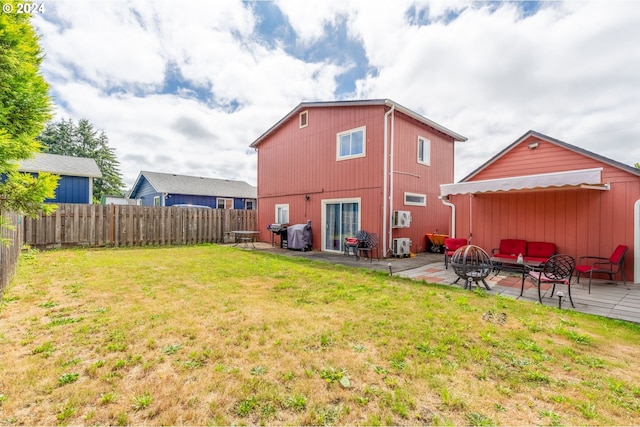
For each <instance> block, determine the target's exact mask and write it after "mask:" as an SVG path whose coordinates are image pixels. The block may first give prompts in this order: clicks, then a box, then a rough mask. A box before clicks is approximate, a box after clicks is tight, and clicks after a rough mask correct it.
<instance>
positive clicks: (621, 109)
mask: <svg viewBox="0 0 640 427" xmlns="http://www.w3.org/2000/svg"><path fill="white" fill-rule="evenodd" d="M523 4H524V3H519V2H507V3H495V2H486V3H482V2H466V1H456V2H450V1H443V0H441V1H437V2H433V1H424V0H420V1H418V0H416V1H412V0H398V1H393V2H389V1H381V0H374V1H371V0H314V1H305V2H301V1H298V0H277V1H276V2H275V3H273V5H275V6H276V7H278V8H279V9H280V10H281V12H282V13H283V15H284V16H285V17H286V20H287V22H288V23H289V24H290V25H291V27H292V28H293V30H295V33H296V36H297V39H296V41H295V44H296V49H297V50H302V51H304V49H313V48H314V47H315V45H316V44H317V43H318V42H320V41H322V40H323V39H325V36H326V34H325V33H324V32H325V31H326V29H327V28H333V27H334V26H335V25H336V23H338V22H342V20H346V28H347V34H348V36H349V37H350V38H352V39H353V40H355V41H357V42H359V43H361V45H362V46H363V48H364V51H365V54H366V58H367V60H368V61H369V64H359V65H369V66H371V67H374V68H375V69H376V70H377V72H376V73H375V74H374V75H370V76H367V77H365V78H362V79H360V80H359V81H357V82H354V83H355V86H356V91H355V93H354V94H353V95H352V96H354V97H358V98H390V99H393V100H394V101H397V102H399V103H401V104H403V105H404V106H406V107H408V108H410V109H413V110H415V111H417V112H419V113H421V114H424V115H425V116H427V117H428V118H430V119H432V120H434V121H436V122H438V123H440V124H442V125H444V126H446V127H448V128H450V129H452V130H454V131H456V132H458V133H460V134H462V135H465V136H467V137H468V138H469V141H468V142H466V143H463V144H459V146H458V148H457V153H458V155H457V159H456V167H457V170H456V177H457V178H462V177H463V176H464V175H466V174H467V173H469V172H470V171H471V170H472V169H473V168H475V167H477V166H479V165H480V164H481V163H483V162H484V161H486V160H488V159H489V158H490V157H491V156H492V155H494V154H495V153H497V152H498V151H499V150H501V149H502V148H504V147H505V146H506V145H508V144H510V143H511V142H513V141H514V140H515V139H516V138H518V137H519V136H521V135H522V134H524V133H525V132H526V131H527V130H529V129H534V130H537V131H540V132H542V133H545V134H547V135H549V136H551V137H554V138H558V139H561V140H563V141H566V142H568V143H570V144H574V145H578V146H581V147H583V148H585V149H587V150H591V151H594V152H597V153H599V154H602V155H604V156H608V157H611V158H613V159H616V160H619V161H623V162H625V163H634V162H635V161H640V151H639V150H640V148H638V147H639V146H640V144H638V143H637V141H638V137H639V136H640V124H638V122H637V118H638V117H639V116H640V106H639V103H638V101H637V100H638V99H640V73H638V72H637V70H638V69H640V50H638V49H637V46H636V45H637V41H638V40H640V26H638V25H637V20H638V17H639V16H640V2H634V1H629V2H617V1H612V2H602V1H580V2H574V1H568V2H543V3H540V4H539V6H540V8H539V10H537V11H536V12H535V13H534V14H531V15H528V16H527V15H526V14H524V13H523V7H522V6H523ZM253 6H255V4H253V3H251V2H243V1H239V0H237V1H231V0H226V1H215V2H210V1H194V2H188V3H184V4H176V3H175V2H171V1H165V0H142V1H138V2H129V1H124V0H123V1H118V0H116V1H104V2H96V1H90V2H85V1H79V0H60V1H56V2H52V3H51V4H50V5H47V12H46V15H44V16H39V17H36V19H35V20H34V23H35V24H36V27H37V28H38V30H39V32H40V33H41V34H42V41H41V43H42V47H43V49H44V52H45V54H46V59H45V62H44V66H43V69H44V74H45V77H46V78H47V79H48V80H49V82H50V84H51V86H52V91H53V94H54V95H55V102H56V105H57V112H58V116H59V117H72V118H74V119H76V120H77V119H79V118H82V117H86V118H88V119H89V120H90V121H91V122H92V123H93V124H94V125H95V126H96V127H97V128H99V129H102V130H104V131H105V132H106V133H107V135H108V136H109V140H110V143H111V145H112V146H113V147H114V148H115V149H116V153H117V155H118V157H119V158H120V160H121V163H122V165H121V169H122V172H123V174H124V177H125V181H126V182H127V183H128V184H132V183H133V180H134V179H135V177H136V176H137V175H138V172H139V171H140V170H156V171H167V172H173V173H184V174H192V175H201V176H211V177H223V178H229V179H243V180H246V181H248V182H250V183H252V184H255V177H256V171H255V160H256V156H255V154H254V153H252V151H251V150H250V149H249V147H248V146H249V144H250V143H251V142H252V141H253V140H255V139H256V138H257V137H258V136H260V135H261V134H262V133H263V132H264V131H265V130H267V129H268V128H269V127H271V126H272V125H273V124H274V123H275V122H276V121H278V120H279V119H280V118H282V117H283V116H284V115H285V114H286V113H288V112H289V111H290V109H291V108H293V107H294V106H295V105H297V104H298V103H299V102H301V101H306V100H331V99H337V98H338V97H339V96H340V97H345V95H347V96H348V94H337V93H336V90H337V88H338V84H337V80H336V79H337V77H338V76H340V75H341V74H342V73H344V72H345V71H347V70H348V69H349V67H350V65H352V63H353V59H349V55H346V57H347V60H346V62H345V63H339V62H338V61H336V60H335V59H334V58H332V57H331V56H330V55H329V56H328V57H327V58H326V59H320V60H316V61H315V62H307V61H305V60H304V59H303V58H302V57H295V56H293V54H292V53H291V52H290V51H288V50H286V48H285V47H284V46H283V43H281V41H275V42H274V43H268V40H265V37H266V35H265V34H264V33H263V34H260V33H258V24H259V23H260V22H262V21H263V20H264V19H265V17H262V16H256V15H254V13H255V11H256V10H259V8H257V7H253ZM409 10H414V11H416V12H417V13H419V14H420V18H421V19H418V21H420V22H422V23H423V24H424V23H425V20H426V19H427V18H428V19H430V20H431V22H430V25H423V26H418V25H411V24H410V23H409V22H408V17H407V13H408V11H409ZM168 72H169V74H167V73H168ZM171 72H175V73H176V74H175V76H173V77H174V78H175V79H177V80H176V81H170V80H171V79H170V78H169V77H171V74H170V73H171ZM178 78H179V79H178ZM171 84H178V85H181V86H180V87H175V88H173V89H172V90H171V91H170V92H171V93H163V92H166V91H164V90H163V89H166V86H171Z"/></svg>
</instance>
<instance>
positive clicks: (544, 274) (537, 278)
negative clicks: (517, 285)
mask: <svg viewBox="0 0 640 427" xmlns="http://www.w3.org/2000/svg"><path fill="white" fill-rule="evenodd" d="M575 266H576V260H575V258H573V257H572V256H570V255H566V254H558V255H553V256H552V257H551V258H549V259H548V260H547V262H546V263H545V265H544V267H542V269H537V270H530V271H529V272H528V274H527V277H528V278H529V279H531V281H532V282H533V284H534V285H536V286H537V288H538V301H540V304H542V295H541V294H540V285H542V284H552V285H553V288H551V297H552V298H553V293H554V292H555V290H556V284H562V285H566V287H567V290H568V292H569V301H570V302H571V307H573V308H575V307H576V306H575V305H573V299H571V276H572V275H573V269H574V268H575ZM522 288H523V289H522V290H524V280H523V281H522ZM520 295H522V292H521V293H520Z"/></svg>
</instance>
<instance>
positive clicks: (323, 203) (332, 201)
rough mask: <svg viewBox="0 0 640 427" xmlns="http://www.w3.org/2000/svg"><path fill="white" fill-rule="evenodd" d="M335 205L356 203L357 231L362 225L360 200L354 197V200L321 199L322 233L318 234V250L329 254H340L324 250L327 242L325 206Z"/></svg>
mask: <svg viewBox="0 0 640 427" xmlns="http://www.w3.org/2000/svg"><path fill="white" fill-rule="evenodd" d="M336 203H357V204H358V225H357V227H356V228H357V229H358V230H359V229H360V227H361V224H362V198H361V197H354V198H346V199H323V200H322V201H321V202H320V204H321V209H322V219H321V221H322V227H321V228H322V232H321V233H320V239H321V241H320V250H321V251H323V252H330V253H341V251H334V250H327V249H325V243H326V241H327V205H330V204H336Z"/></svg>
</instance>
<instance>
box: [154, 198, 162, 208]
mask: <svg viewBox="0 0 640 427" xmlns="http://www.w3.org/2000/svg"><path fill="white" fill-rule="evenodd" d="M153 206H161V205H160V196H153Z"/></svg>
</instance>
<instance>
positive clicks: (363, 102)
mask: <svg viewBox="0 0 640 427" xmlns="http://www.w3.org/2000/svg"><path fill="white" fill-rule="evenodd" d="M371 105H386V106H388V107H394V108H395V109H396V110H397V111H399V112H401V113H403V114H405V115H407V116H409V117H411V118H413V119H415V120H417V121H419V122H420V123H423V124H425V125H427V126H430V127H432V128H434V129H436V130H438V131H440V132H442V133H444V134H445V135H448V136H450V137H451V138H453V140H454V141H466V140H467V138H465V137H464V136H462V135H460V134H458V133H456V132H454V131H452V130H450V129H447V128H446V127H444V126H442V125H439V124H438V123H436V122H434V121H432V120H429V119H427V118H426V117H424V116H421V115H420V114H418V113H416V112H415V111H412V110H410V109H408V108H406V107H403V106H402V105H400V104H398V103H397V102H394V101H392V100H390V99H370V100H355V101H328V102H301V103H300V104H298V106H297V107H295V108H294V109H293V110H291V111H290V112H289V114H287V115H286V116H284V117H283V118H282V119H280V121H278V122H277V123H276V124H275V125H273V126H271V128H269V129H268V130H267V131H266V132H265V133H263V134H262V135H260V136H259V137H258V139H256V140H255V141H253V142H252V143H251V145H250V147H252V148H256V147H257V146H258V145H260V143H261V142H262V141H264V140H265V139H266V138H267V137H268V136H269V135H271V134H272V133H273V132H275V131H276V130H277V129H278V128H280V127H281V126H282V125H283V124H284V123H286V122H287V121H289V119H291V117H293V116H295V115H296V114H298V113H299V112H301V111H302V110H304V109H306V108H325V107H354V106H371Z"/></svg>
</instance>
